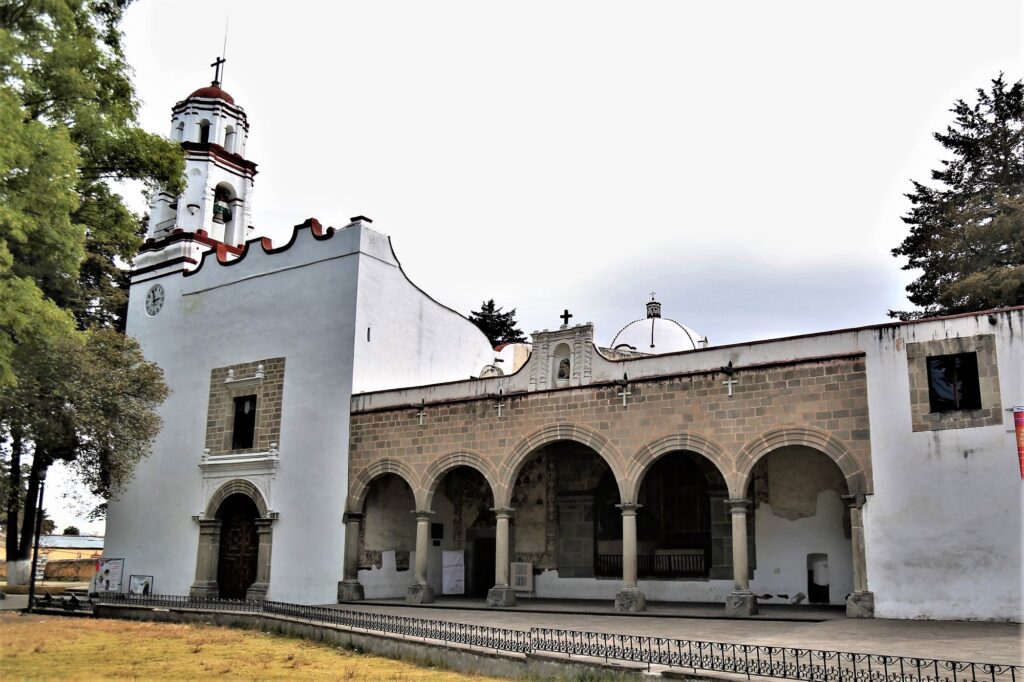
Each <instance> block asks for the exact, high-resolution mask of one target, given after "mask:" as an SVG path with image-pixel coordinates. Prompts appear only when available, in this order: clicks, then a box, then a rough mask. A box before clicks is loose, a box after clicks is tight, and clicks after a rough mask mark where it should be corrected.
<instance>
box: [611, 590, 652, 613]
mask: <svg viewBox="0 0 1024 682" xmlns="http://www.w3.org/2000/svg"><path fill="white" fill-rule="evenodd" d="M615 610H616V611H618V612H619V613H638V612H640V611H646V610H647V597H646V596H644V593H643V592H642V591H641V590H640V589H639V588H636V587H624V588H623V589H621V590H619V593H618V594H616V595H615Z"/></svg>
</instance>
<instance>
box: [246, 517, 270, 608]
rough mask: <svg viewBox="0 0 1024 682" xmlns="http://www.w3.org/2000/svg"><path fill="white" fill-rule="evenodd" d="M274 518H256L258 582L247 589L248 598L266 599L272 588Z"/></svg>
mask: <svg viewBox="0 0 1024 682" xmlns="http://www.w3.org/2000/svg"><path fill="white" fill-rule="evenodd" d="M273 523H274V519H256V535H257V537H259V548H258V550H257V554H256V582H254V583H253V584H252V585H250V586H249V589H248V590H246V591H245V598H246V599H266V598H267V590H268V589H270V550H271V547H272V546H273V540H274V531H273V528H272V526H273Z"/></svg>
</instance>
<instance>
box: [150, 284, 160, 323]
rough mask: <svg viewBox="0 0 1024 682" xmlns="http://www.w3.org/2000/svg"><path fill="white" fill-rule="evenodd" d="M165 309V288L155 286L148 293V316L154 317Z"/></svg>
mask: <svg viewBox="0 0 1024 682" xmlns="http://www.w3.org/2000/svg"><path fill="white" fill-rule="evenodd" d="M163 307H164V288H163V286H161V285H160V284H154V285H153V286H151V287H150V288H149V291H147V292H146V314H147V315H149V316H150V317H152V316H153V315H156V314H157V313H158V312H160V309H161V308H163Z"/></svg>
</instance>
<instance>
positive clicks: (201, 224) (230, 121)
mask: <svg viewBox="0 0 1024 682" xmlns="http://www.w3.org/2000/svg"><path fill="white" fill-rule="evenodd" d="M224 62H225V60H224V59H222V58H217V60H216V61H215V62H214V63H213V64H211V65H210V66H211V67H213V68H214V77H213V81H212V82H211V83H210V85H208V86H206V87H202V88H199V89H198V90H196V91H195V92H193V93H192V94H191V95H189V96H188V97H186V98H185V99H183V100H182V101H180V102H178V103H177V104H175V105H174V107H173V108H172V109H171V138H172V139H173V140H176V141H177V142H179V143H181V147H182V149H183V150H184V151H185V183H186V184H185V191H184V192H183V193H182V194H181V196H172V195H170V194H167V193H166V192H161V193H158V194H157V195H156V196H155V197H154V198H153V202H152V204H151V206H150V214H149V232H148V234H147V237H149V238H150V239H152V240H154V242H156V243H159V242H160V241H161V240H164V239H165V238H168V237H170V236H172V235H180V234H181V233H193V234H195V235H196V236H197V238H199V239H200V240H207V241H212V242H220V243H223V244H224V245H226V246H227V247H230V248H236V247H239V246H241V245H242V244H244V243H245V241H246V240H247V239H249V238H251V237H253V236H256V235H254V234H253V232H254V229H253V226H252V195H253V178H255V176H256V164H255V163H253V162H252V161H249V160H248V159H247V158H246V156H245V148H246V143H247V142H248V138H249V120H248V118H247V117H246V115H245V110H244V109H243V108H242V107H240V106H238V105H237V104H235V99H234V98H233V97H232V96H231V95H229V94H228V93H227V92H225V91H224V90H223V89H222V88H221V81H222V73H223V67H224Z"/></svg>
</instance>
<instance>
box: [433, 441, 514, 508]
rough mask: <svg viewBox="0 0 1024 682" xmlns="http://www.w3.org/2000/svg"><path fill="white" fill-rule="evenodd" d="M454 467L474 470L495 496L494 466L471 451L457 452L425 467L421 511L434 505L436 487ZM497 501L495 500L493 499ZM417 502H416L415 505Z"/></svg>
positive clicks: (496, 475)
mask: <svg viewBox="0 0 1024 682" xmlns="http://www.w3.org/2000/svg"><path fill="white" fill-rule="evenodd" d="M456 467H469V468H470V469H474V470H476V471H477V472H478V473H479V474H480V475H481V476H483V477H484V480H485V481H487V485H488V486H490V488H491V495H492V496H493V495H494V494H495V489H496V487H497V486H496V481H497V480H498V471H497V469H495V468H494V465H493V464H491V463H490V462H488V461H487V460H486V459H484V458H483V457H481V456H480V455H479V454H477V453H475V452H473V451H472V450H459V451H456V452H451V453H448V454H447V455H445V456H443V457H441V458H439V459H435V460H434V461H433V462H432V463H431V464H430V466H428V467H427V470H426V472H424V474H423V507H422V508H423V509H432V508H433V504H434V493H435V492H436V491H437V486H438V485H439V484H440V483H441V480H442V479H443V478H444V477H445V474H447V473H448V472H449V471H451V470H452V469H454V468H456ZM495 499H497V498H495ZM418 502H419V500H417V503H418Z"/></svg>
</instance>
